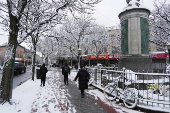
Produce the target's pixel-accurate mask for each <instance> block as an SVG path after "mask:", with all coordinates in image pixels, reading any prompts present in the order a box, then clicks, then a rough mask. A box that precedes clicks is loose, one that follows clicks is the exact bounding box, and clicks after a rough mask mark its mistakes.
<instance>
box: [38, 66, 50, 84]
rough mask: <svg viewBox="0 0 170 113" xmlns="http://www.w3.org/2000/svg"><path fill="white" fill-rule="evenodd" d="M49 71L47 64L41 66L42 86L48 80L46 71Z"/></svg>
mask: <svg viewBox="0 0 170 113" xmlns="http://www.w3.org/2000/svg"><path fill="white" fill-rule="evenodd" d="M47 72H48V70H47V68H46V67H45V64H44V63H43V65H42V66H41V67H40V74H41V85H40V86H42V85H43V86H45V81H46V73H47Z"/></svg>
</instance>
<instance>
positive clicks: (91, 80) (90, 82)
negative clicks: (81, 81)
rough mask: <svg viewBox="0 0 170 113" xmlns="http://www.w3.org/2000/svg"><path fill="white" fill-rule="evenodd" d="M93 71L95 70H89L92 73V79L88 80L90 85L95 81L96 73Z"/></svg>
mask: <svg viewBox="0 0 170 113" xmlns="http://www.w3.org/2000/svg"><path fill="white" fill-rule="evenodd" d="M92 71H93V70H90V71H88V72H89V74H90V80H89V82H88V85H91V84H92V83H93V82H94V73H93V72H92Z"/></svg>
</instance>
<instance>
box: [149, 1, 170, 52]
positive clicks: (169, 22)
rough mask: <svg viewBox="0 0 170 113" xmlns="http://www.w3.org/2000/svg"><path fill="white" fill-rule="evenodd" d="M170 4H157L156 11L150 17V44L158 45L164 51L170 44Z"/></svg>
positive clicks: (165, 2)
mask: <svg viewBox="0 0 170 113" xmlns="http://www.w3.org/2000/svg"><path fill="white" fill-rule="evenodd" d="M169 12H170V4H167V0H165V1H164V2H159V4H157V3H155V9H154V10H153V11H152V12H151V17H150V33H151V38H150V42H152V43H154V44H156V45H157V46H156V47H157V48H158V49H159V50H164V49H165V45H167V44H168V43H170V13H169Z"/></svg>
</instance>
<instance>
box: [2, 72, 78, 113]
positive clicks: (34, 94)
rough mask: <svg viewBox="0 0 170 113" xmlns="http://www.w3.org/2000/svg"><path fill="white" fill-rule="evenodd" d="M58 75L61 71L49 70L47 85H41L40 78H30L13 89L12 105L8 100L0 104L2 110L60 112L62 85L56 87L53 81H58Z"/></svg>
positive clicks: (6, 111)
mask: <svg viewBox="0 0 170 113" xmlns="http://www.w3.org/2000/svg"><path fill="white" fill-rule="evenodd" d="M55 74H56V75H55ZM58 75H59V73H54V71H49V72H48V73H47V81H46V86H45V87H40V79H35V81H32V80H31V79H29V80H28V81H26V82H25V83H23V84H22V85H20V86H18V87H17V88H15V89H14V90H13V95H12V99H11V102H12V105H10V104H9V103H8V102H6V103H5V104H3V105H0V110H1V111H3V113H34V112H37V113H45V112H49V111H50V113H60V112H61V111H60V110H61V106H60V104H61V101H60V100H59V98H58V97H61V96H62V95H60V93H59V92H60V91H61V90H60V89H59V88H60V87H58V88H56V87H54V85H55V84H54V85H53V82H56V80H54V77H55V78H57V77H56V76H58ZM58 78H59V77H58ZM58 81H59V80H58ZM57 85H59V84H57ZM54 90H55V91H54ZM56 100H58V101H56ZM73 109H74V108H73ZM74 111H75V109H74ZM68 113H69V112H68Z"/></svg>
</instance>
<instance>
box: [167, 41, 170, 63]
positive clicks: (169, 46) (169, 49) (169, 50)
mask: <svg viewBox="0 0 170 113" xmlns="http://www.w3.org/2000/svg"><path fill="white" fill-rule="evenodd" d="M167 48H168V53H169V64H170V44H168V45H167Z"/></svg>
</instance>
